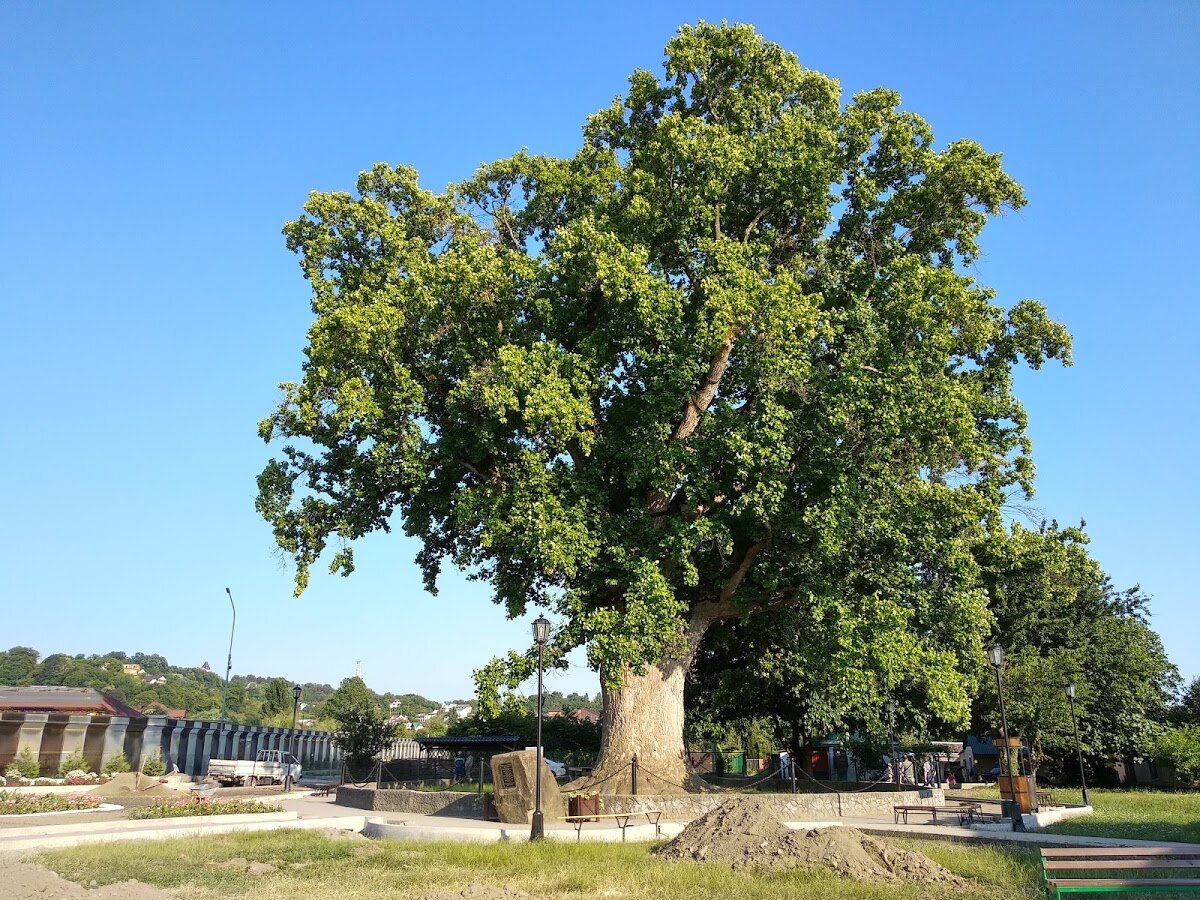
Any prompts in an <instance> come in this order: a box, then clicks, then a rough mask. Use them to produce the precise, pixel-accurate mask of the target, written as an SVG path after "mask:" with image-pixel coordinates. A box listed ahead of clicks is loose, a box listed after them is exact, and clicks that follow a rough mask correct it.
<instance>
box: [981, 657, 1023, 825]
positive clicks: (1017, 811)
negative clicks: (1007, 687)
mask: <svg viewBox="0 0 1200 900" xmlns="http://www.w3.org/2000/svg"><path fill="white" fill-rule="evenodd" d="M987 658H988V662H990V663H991V664H992V668H993V669H995V670H996V697H997V698H998V699H999V701H1000V727H1001V730H1002V731H1003V732H1004V747H1003V749H1002V750H1001V755H1000V774H1001V775H1003V774H1004V763H1005V762H1006V761H1007V760H1008V741H1009V737H1008V713H1007V712H1006V711H1005V709H1004V685H1003V683H1002V682H1001V680H1000V670H1001V669H1002V668H1004V648H1003V647H1001V646H1000V645H999V644H997V645H996V646H995V647H993V648H992V649H991V650H989V651H988V652H987ZM1008 768H1009V773H1008V778H1009V781H1008V783H1009V793H1010V794H1012V799H1011V800H1010V801H1009V809H1010V814H1011V816H1012V830H1013V831H1024V830H1025V823H1024V822H1022V821H1021V807H1020V805H1019V804H1018V803H1017V791H1016V782H1015V781H1014V780H1013V779H1014V778H1016V775H1015V774H1014V773H1013V772H1012V771H1011V770H1012V766H1011V765H1010V766H1009V767H1008ZM1017 768H1018V770H1019V769H1020V763H1019V762H1018V765H1017Z"/></svg>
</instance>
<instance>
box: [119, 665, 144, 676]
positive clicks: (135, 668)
mask: <svg viewBox="0 0 1200 900" xmlns="http://www.w3.org/2000/svg"><path fill="white" fill-rule="evenodd" d="M121 674H122V675H128V676H129V677H130V678H137V677H138V676H139V675H141V674H142V667H141V666H139V665H138V664H137V663H124V664H123V665H122V666H121Z"/></svg>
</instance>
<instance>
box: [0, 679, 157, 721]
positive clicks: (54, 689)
mask: <svg viewBox="0 0 1200 900" xmlns="http://www.w3.org/2000/svg"><path fill="white" fill-rule="evenodd" d="M0 710H15V711H19V712H31V713H63V714H65V715H72V716H86V715H99V716H127V717H129V718H131V719H140V718H142V717H143V716H142V714H141V713H139V712H138V711H137V710H136V709H134V708H133V707H132V706H127V705H126V704H124V703H122V702H121V701H120V700H118V699H117V698H116V697H111V696H109V695H108V694H106V693H104V692H103V691H97V690H95V689H94V688H85V687H59V686H57V685H31V686H30V687H0Z"/></svg>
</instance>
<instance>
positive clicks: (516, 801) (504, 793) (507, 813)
mask: <svg viewBox="0 0 1200 900" xmlns="http://www.w3.org/2000/svg"><path fill="white" fill-rule="evenodd" d="M536 760H537V752H536V751H534V750H518V751H516V752H515V753H500V754H497V755H496V756H493V757H492V790H493V792H494V796H493V799H492V802H493V804H494V805H495V807H496V813H497V814H498V815H499V816H500V821H501V822H508V823H510V824H516V823H522V822H523V823H525V824H529V823H530V822H531V821H532V819H533V806H534V788H535V784H534V766H535V764H536ZM566 813H567V806H566V801H564V800H563V796H562V794H561V793H560V792H559V790H558V782H557V781H555V780H554V773H553V772H551V771H550V769H549V767H547V765H546V763H545V759H544V758H543V761H542V816H543V817H544V818H546V819H560V818H562V817H563V816H565V815H566Z"/></svg>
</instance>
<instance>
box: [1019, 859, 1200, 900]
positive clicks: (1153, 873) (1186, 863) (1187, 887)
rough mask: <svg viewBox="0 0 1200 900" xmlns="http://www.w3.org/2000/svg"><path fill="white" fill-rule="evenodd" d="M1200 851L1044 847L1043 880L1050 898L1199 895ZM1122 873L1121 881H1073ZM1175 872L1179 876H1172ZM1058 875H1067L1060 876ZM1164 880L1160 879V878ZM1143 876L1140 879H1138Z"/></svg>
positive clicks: (1091, 879)
mask: <svg viewBox="0 0 1200 900" xmlns="http://www.w3.org/2000/svg"><path fill="white" fill-rule="evenodd" d="M1195 869H1200V850H1180V849H1177V848H1175V847H1069V848H1063V847H1043V848H1042V877H1043V878H1044V879H1045V881H1046V892H1047V895H1048V896H1050V897H1054V898H1061V897H1062V896H1063V894H1083V893H1088V894H1095V893H1146V892H1150V891H1154V892H1159V891H1188V892H1190V893H1192V894H1194V895H1200V878H1187V877H1184V876H1185V875H1186V874H1187V873H1188V871H1189V870H1195ZM1083 872H1106V873H1114V872H1120V873H1122V876H1123V877H1120V878H1112V877H1108V878H1091V877H1083V878H1079V877H1074V876H1073V874H1071V873H1083ZM1172 872H1176V873H1179V874H1178V875H1173V874H1169V873H1172ZM1059 873H1068V874H1067V875H1066V876H1060V875H1059ZM1160 875H1161V876H1162V877H1158V876H1160ZM1139 876H1140V877H1139Z"/></svg>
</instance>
